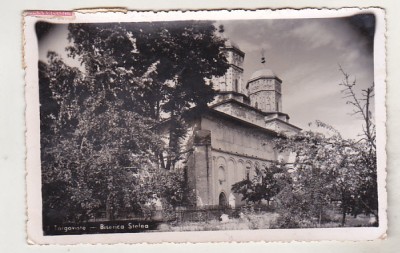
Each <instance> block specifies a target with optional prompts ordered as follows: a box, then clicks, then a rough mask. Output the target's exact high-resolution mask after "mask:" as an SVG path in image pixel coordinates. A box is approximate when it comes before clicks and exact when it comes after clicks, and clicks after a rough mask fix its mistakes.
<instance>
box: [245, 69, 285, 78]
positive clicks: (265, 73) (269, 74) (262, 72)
mask: <svg viewBox="0 0 400 253" xmlns="http://www.w3.org/2000/svg"><path fill="white" fill-rule="evenodd" d="M262 77H265V78H276V77H278V76H277V75H276V74H275V73H274V72H273V71H272V70H271V69H259V70H257V71H256V72H254V73H253V74H252V75H251V77H250V81H251V80H254V79H258V78H262Z"/></svg>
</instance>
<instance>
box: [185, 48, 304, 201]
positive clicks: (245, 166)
mask: <svg viewBox="0 0 400 253" xmlns="http://www.w3.org/2000/svg"><path fill="white" fill-rule="evenodd" d="M225 52H226V55H227V59H228V62H229V64H230V67H229V69H228V70H227V72H226V74H225V75H224V76H221V77H218V78H214V79H213V80H211V81H212V84H213V85H214V89H215V90H217V91H218V95H217V96H216V98H215V100H214V101H213V102H212V103H210V105H209V110H208V111H206V112H204V113H203V114H201V115H199V117H197V119H196V120H195V122H193V124H191V128H190V132H191V134H190V137H189V140H188V141H187V143H186V146H187V148H188V150H191V151H190V152H189V153H188V157H187V164H186V166H187V176H188V183H189V186H190V187H191V188H192V189H193V190H194V191H195V193H196V197H197V200H196V205H197V206H198V207H206V206H215V205H222V206H227V205H229V206H231V207H238V206H241V205H243V204H244V202H243V201H241V196H239V195H238V194H236V193H233V192H232V190H231V188H232V185H233V184H234V183H236V182H239V181H241V180H243V179H246V178H249V179H251V178H252V177H253V176H254V175H255V170H256V168H257V169H260V170H261V171H262V170H268V168H269V166H270V164H271V162H273V161H276V160H278V159H283V157H282V154H279V153H277V152H276V151H275V150H274V149H273V146H272V143H271V140H272V139H273V138H274V137H275V136H277V135H278V133H279V132H285V133H286V134H293V133H297V132H299V131H301V129H300V128H298V127H296V126H294V125H292V124H290V123H289V116H288V115H287V114H286V113H284V112H282V89H281V86H282V85H283V83H282V80H281V79H280V78H279V77H278V76H277V75H276V74H275V73H274V72H273V71H272V70H270V69H267V68H263V69H260V70H258V71H256V72H254V73H253V74H252V75H251V77H250V79H249V80H244V78H243V61H244V57H245V53H244V52H243V51H241V50H240V49H239V47H238V46H237V45H235V44H234V43H232V42H230V41H228V42H227V43H226V48H225Z"/></svg>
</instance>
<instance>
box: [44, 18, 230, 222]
mask: <svg viewBox="0 0 400 253" xmlns="http://www.w3.org/2000/svg"><path fill="white" fill-rule="evenodd" d="M69 39H70V42H71V43H72V46H70V47H69V48H68V50H69V54H70V56H72V57H76V58H78V59H79V60H80V62H81V63H82V68H71V67H69V66H68V65H66V64H65V63H64V62H63V60H62V59H61V58H60V57H59V56H58V55H57V54H55V53H49V58H48V59H49V63H48V64H45V63H42V62H40V63H39V82H40V91H41V93H40V102H41V104H42V107H41V133H42V134H41V145H42V146H41V158H42V182H43V187H42V189H43V191H42V195H43V210H44V215H43V217H44V221H45V222H44V223H45V224H49V223H51V222H54V218H57V217H58V218H59V217H62V218H61V219H60V220H61V221H63V222H65V221H79V220H85V219H88V218H89V217H92V216H93V215H95V213H96V212H97V211H101V210H107V213H108V214H109V218H110V219H113V218H114V216H115V215H118V213H120V212H124V211H126V210H129V211H130V212H134V213H143V212H144V211H145V209H146V207H147V206H148V205H149V204H151V203H152V200H155V199H160V198H161V199H162V200H165V201H166V202H167V204H168V205H172V206H176V205H180V204H182V203H183V202H185V201H186V199H185V198H186V197H185V190H183V189H184V182H183V181H182V177H181V176H180V174H179V173H178V174H176V173H174V172H173V171H171V172H170V173H164V172H163V169H160V168H159V167H158V166H156V165H157V163H160V162H161V163H162V165H163V166H161V167H162V168H166V169H170V168H173V162H174V161H175V160H177V159H178V158H179V157H178V156H179V152H178V151H174V152H175V153H176V154H172V156H171V155H168V159H167V164H164V163H163V162H164V159H163V157H162V156H163V154H164V153H165V151H170V153H172V151H171V147H173V148H176V147H177V146H178V147H179V141H180V138H182V137H183V135H184V132H183V131H181V130H180V129H183V126H184V121H183V118H184V117H182V114H184V113H185V112H186V111H189V110H188V108H189V107H191V106H196V105H197V106H198V107H200V108H201V107H202V106H205V104H206V103H207V102H208V101H210V100H211V99H212V97H213V94H214V93H213V92H214V91H213V90H212V88H211V86H210V85H207V84H206V82H205V79H207V78H211V76H213V75H222V74H223V73H224V72H225V70H226V68H227V63H226V59H225V56H224V54H223V53H222V50H221V49H222V45H223V40H221V39H219V38H218V36H216V34H215V28H214V26H213V25H212V23H210V22H186V23H179V22H178V23H175V22H171V23H167V22H165V23H157V24H155V23H144V24H120V23H114V24H71V25H69ZM163 114H165V115H164V116H163ZM167 116H168V117H170V118H171V119H172V122H174V121H175V122H176V123H175V124H176V125H178V126H182V127H180V128H178V127H177V128H174V127H175V126H176V125H175V126H174V125H173V124H171V128H170V131H169V132H170V133H169V135H170V138H169V144H168V145H167V147H165V144H164V142H163V141H162V140H161V138H160V137H161V136H160V135H161V133H160V130H159V125H160V123H161V122H162V121H163V120H164V118H165V117H167ZM178 129H179V131H178ZM171 136H174V138H171ZM168 146H169V147H170V148H169V149H168ZM160 157H161V159H160ZM168 161H169V163H168ZM160 182H168V183H167V184H160ZM174 186H176V187H174ZM177 188H182V189H177ZM172 191H173V192H174V194H173V195H170V193H171V192H172Z"/></svg>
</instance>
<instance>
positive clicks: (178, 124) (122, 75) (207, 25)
mask: <svg viewBox="0 0 400 253" xmlns="http://www.w3.org/2000/svg"><path fill="white" fill-rule="evenodd" d="M69 39H70V41H71V42H72V43H73V45H72V46H71V47H69V48H68V50H69V52H70V55H71V56H72V57H77V58H78V59H79V60H80V61H81V63H82V64H84V66H86V69H85V70H86V72H87V74H88V75H89V76H91V78H92V79H93V80H94V81H95V82H99V83H102V85H103V86H104V85H108V86H109V87H113V86H117V87H119V92H118V94H119V96H122V97H123V96H126V95H127V94H130V95H129V96H131V98H129V99H124V101H126V104H127V106H128V107H132V108H135V110H137V112H138V113H139V114H141V115H145V116H147V117H150V118H152V119H154V120H156V121H160V120H161V119H162V117H163V115H164V118H165V117H168V118H169V119H170V122H171V124H170V128H169V145H168V148H167V150H166V151H167V152H166V153H164V152H156V153H157V155H158V156H159V158H160V159H159V162H160V164H161V166H162V167H163V168H166V169H170V168H172V167H174V164H175V162H176V161H178V160H179V159H180V158H181V157H180V152H179V150H180V139H181V138H182V137H184V134H185V132H184V131H183V130H182V129H183V128H184V125H185V122H184V118H183V117H182V116H183V115H184V114H185V112H188V110H189V109H190V108H192V107H193V106H197V107H199V108H200V109H201V108H204V107H205V106H206V105H207V103H208V102H210V101H212V99H213V98H214V95H215V91H214V90H213V89H212V85H209V84H207V82H206V80H207V79H211V78H212V77H213V76H221V75H223V74H225V72H226V70H227V69H228V63H227V60H226V57H225V55H224V53H223V51H222V50H221V49H222V48H223V47H224V40H223V39H221V38H220V37H219V36H217V34H216V28H215V27H214V25H213V24H212V22H208V21H185V22H154V23H152V22H149V23H111V24H71V25H69ZM131 86H134V87H136V88H135V90H134V92H129V88H130V87H131ZM127 91H128V92H127ZM134 104H136V106H133V105H134ZM137 105H139V106H137ZM164 156H166V158H165V157H164Z"/></svg>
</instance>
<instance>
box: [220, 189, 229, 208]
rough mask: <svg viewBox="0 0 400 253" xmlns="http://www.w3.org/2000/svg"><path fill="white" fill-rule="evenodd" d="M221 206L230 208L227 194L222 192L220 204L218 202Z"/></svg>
mask: <svg viewBox="0 0 400 253" xmlns="http://www.w3.org/2000/svg"><path fill="white" fill-rule="evenodd" d="M218 205H219V206H228V201H227V199H226V195H225V193H223V192H221V193H220V194H219V202H218Z"/></svg>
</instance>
